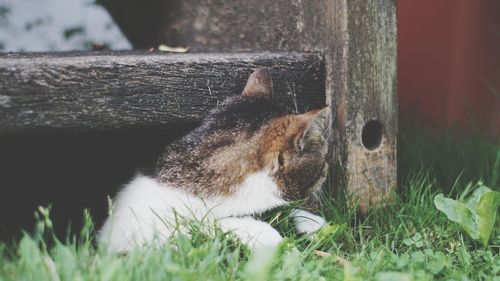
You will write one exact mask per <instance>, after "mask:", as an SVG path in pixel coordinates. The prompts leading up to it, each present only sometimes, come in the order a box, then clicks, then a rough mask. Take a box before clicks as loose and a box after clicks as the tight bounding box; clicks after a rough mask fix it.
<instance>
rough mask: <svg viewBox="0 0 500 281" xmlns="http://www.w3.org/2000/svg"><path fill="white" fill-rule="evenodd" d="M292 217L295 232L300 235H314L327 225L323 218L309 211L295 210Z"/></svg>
mask: <svg viewBox="0 0 500 281" xmlns="http://www.w3.org/2000/svg"><path fill="white" fill-rule="evenodd" d="M292 215H293V222H294V224H295V230H296V231H297V233H299V234H308V235H309V234H313V233H315V232H317V231H318V230H320V229H321V228H322V227H323V226H324V225H325V224H326V220H325V219H324V218H323V217H321V216H318V215H315V214H313V213H311V212H308V211H304V210H295V211H294V213H293V214H292Z"/></svg>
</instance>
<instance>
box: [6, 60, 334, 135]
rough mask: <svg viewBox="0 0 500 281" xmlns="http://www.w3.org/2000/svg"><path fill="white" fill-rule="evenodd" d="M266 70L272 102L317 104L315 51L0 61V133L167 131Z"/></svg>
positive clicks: (320, 100) (319, 67) (320, 74)
mask: <svg viewBox="0 0 500 281" xmlns="http://www.w3.org/2000/svg"><path fill="white" fill-rule="evenodd" d="M258 67H268V68H269V69H270V70H271V73H272V76H273V80H274V91H275V98H276V99H277V100H278V102H280V103H281V104H284V105H285V106H287V107H289V108H291V109H293V110H298V111H305V110H307V109H312V108H318V107H322V106H324V96H325V94H324V84H323V81H324V71H323V63H322V58H321V56H320V55H318V54H316V53H230V54H164V53H147V52H114V53H74V52H72V53H38V54H16V53H14V54H3V55H0V134H12V133H19V132H36V131H40V130H43V131H44V132H45V131H50V130H104V129H117V128H131V127H140V128H145V127H152V126H174V125H178V124H179V123H183V122H196V121H199V120H200V119H201V118H202V117H203V116H204V115H205V114H206V113H207V112H208V111H209V110H210V109H211V108H213V107H215V106H217V104H218V103H219V102H221V101H223V100H224V99H225V98H226V97H228V96H231V95H237V94H239V93H240V92H241V90H242V89H243V87H244V85H245V82H246V80H247V78H248V76H249V74H250V73H251V72H252V71H253V70H254V69H256V68H258Z"/></svg>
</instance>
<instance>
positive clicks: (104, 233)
mask: <svg viewBox="0 0 500 281" xmlns="http://www.w3.org/2000/svg"><path fill="white" fill-rule="evenodd" d="M235 190H236V192H234V193H233V194H232V195H229V196H224V197H222V196H219V197H213V198H207V199H205V200H202V199H200V198H198V197H196V196H194V195H191V194H188V193H187V192H185V191H183V190H181V189H178V188H174V187H171V186H168V185H164V184H161V183H159V182H158V181H156V180H155V179H153V178H150V177H146V176H139V177H137V178H135V179H134V180H133V181H132V182H130V183H129V184H128V185H126V186H125V187H124V188H123V190H122V191H121V192H120V193H119V194H118V196H117V197H116V199H115V202H114V208H113V210H112V214H111V216H110V217H109V218H108V219H107V220H106V222H105V224H104V226H103V227H102V229H101V232H100V234H99V240H100V242H101V243H104V244H105V245H106V247H108V248H109V249H110V250H113V251H127V250H130V249H131V248H133V247H136V246H143V245H146V244H151V243H163V242H164V241H166V240H167V239H168V238H170V236H171V235H172V233H173V231H174V230H175V229H176V228H178V225H177V223H176V221H178V220H177V218H178V217H186V218H194V219H197V220H201V219H205V220H206V219H210V220H214V219H217V220H219V219H223V218H230V217H231V218H232V217H242V216H248V215H253V214H256V213H261V212H264V211H266V210H269V209H271V208H274V207H277V206H280V205H284V204H286V201H285V200H283V199H282V198H281V197H280V193H279V188H278V186H277V185H276V183H275V182H274V181H273V180H272V178H271V177H270V176H269V172H268V171H266V170H263V171H260V172H257V173H253V174H250V175H249V176H247V178H246V179H245V180H244V181H243V183H242V184H241V185H240V186H238V187H236V188H235ZM176 216H177V218H176ZM235 220H238V218H234V219H231V220H221V222H224V221H228V222H231V223H230V225H231V226H233V225H234V227H237V223H236V225H235ZM254 221H255V220H254ZM259 223H261V222H259ZM245 225H246V226H248V225H249V219H245ZM225 226H226V225H223V223H221V227H222V228H225V229H227V230H233V229H231V228H230V227H225ZM269 227H270V226H269ZM273 230H274V229H273ZM266 231H267V232H269V231H268V229H267V230H266ZM271 232H272V231H271ZM274 232H276V231H275V230H274ZM276 234H277V232H276V233H272V235H274V237H273V239H274V240H277V237H276ZM277 235H278V236H279V234H277ZM279 237H280V236H279ZM278 240H279V239H278ZM247 242H248V241H247Z"/></svg>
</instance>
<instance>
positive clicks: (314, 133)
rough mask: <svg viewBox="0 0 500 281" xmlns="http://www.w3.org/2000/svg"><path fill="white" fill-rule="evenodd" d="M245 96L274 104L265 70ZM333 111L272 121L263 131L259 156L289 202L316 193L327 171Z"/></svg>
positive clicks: (252, 79)
mask: <svg viewBox="0 0 500 281" xmlns="http://www.w3.org/2000/svg"><path fill="white" fill-rule="evenodd" d="M242 95H243V96H250V97H259V98H263V99H267V100H268V102H269V103H272V102H273V101H272V98H273V97H272V80H271V76H270V74H269V72H268V71H267V70H265V69H258V70H257V71H255V72H254V73H253V74H252V75H251V76H250V78H249V79H248V82H247V84H246V87H245V89H244V90H243V93H242ZM329 114H330V108H329V107H326V108H323V109H317V110H313V111H309V112H307V113H304V114H287V115H284V116H281V117H277V118H273V119H271V120H270V121H269V122H268V123H267V124H266V126H265V127H263V128H262V130H261V136H260V141H259V150H258V157H259V162H260V166H261V167H266V168H268V169H269V171H270V176H271V177H272V178H273V180H274V182H275V183H276V184H277V185H278V187H279V190H280V193H281V196H282V197H283V199H285V200H287V201H291V200H299V199H304V198H306V197H308V196H309V195H311V194H312V193H314V192H315V191H317V190H318V189H319V188H320V187H321V185H322V184H323V182H324V180H325V179H326V176H327V172H328V159H327V157H328V153H327V152H328V133H329V130H330V127H331V126H330V123H329V121H330V119H329Z"/></svg>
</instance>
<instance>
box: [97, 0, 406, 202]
mask: <svg viewBox="0 0 500 281" xmlns="http://www.w3.org/2000/svg"><path fill="white" fill-rule="evenodd" d="M102 3H103V4H104V5H105V6H106V7H107V8H108V10H110V12H111V14H112V15H113V17H114V18H115V20H117V22H118V24H119V25H120V26H121V27H122V29H124V31H125V34H127V36H128V37H129V38H130V39H131V41H132V43H133V44H135V45H136V46H140V47H142V46H155V44H158V43H164V44H167V45H169V46H189V47H190V48H191V49H193V50H203V51H236V50H252V51H256V50H261V51H262V50H273V51H301V52H303V51H317V52H322V53H323V54H324V56H325V68H326V74H325V92H326V98H327V103H328V104H331V105H332V108H333V109H334V112H333V113H334V115H335V116H336V118H337V119H336V121H337V122H336V123H335V130H334V131H335V136H334V138H335V139H333V140H332V144H334V145H335V146H336V148H337V149H336V151H337V152H338V153H337V154H336V155H337V156H338V157H337V158H336V160H335V161H336V162H337V163H338V164H339V166H340V167H341V168H342V170H343V171H344V174H343V179H345V182H346V183H347V186H348V190H349V192H350V193H351V194H353V195H355V196H354V198H357V199H359V203H360V205H361V210H362V211H365V210H366V209H367V208H368V207H369V206H371V205H373V204H375V203H376V202H379V201H383V200H384V199H385V198H387V195H388V194H390V193H391V191H393V190H394V189H395V187H396V166H397V163H396V134H397V111H398V110H397V99H396V1H395V0H317V1H306V0H272V1H262V0H233V1H226V0H169V1H158V2H155V4H154V5H153V6H155V13H156V14H158V11H159V10H161V11H163V13H161V16H158V17H157V18H156V22H154V23H152V22H151V21H148V23H150V25H149V26H148V29H147V31H151V32H150V33H149V35H153V34H154V35H155V36H154V37H153V38H146V37H145V36H143V35H142V34H141V33H139V32H137V29H134V26H137V24H140V22H133V21H131V20H130V15H129V11H130V10H134V11H135V10H142V9H151V6H144V5H142V2H139V1H135V0H102ZM124 6H126V7H127V8H126V9H125V8H123V7H124ZM141 13H142V14H151V13H149V12H147V11H146V10H144V11H142V12H141ZM139 14H140V13H137V14H135V15H136V16H137V15H139ZM129 31H130V32H129ZM372 120H374V121H372ZM370 121H372V122H371V123H370ZM373 122H375V123H373ZM377 122H378V123H377ZM366 124H371V125H374V126H371V125H369V126H368V130H365V131H364V130H363V129H364V128H365V125H366ZM363 131H364V132H365V134H363ZM363 136H364V137H365V142H367V145H365V144H364V143H363ZM378 137H380V138H378Z"/></svg>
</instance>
